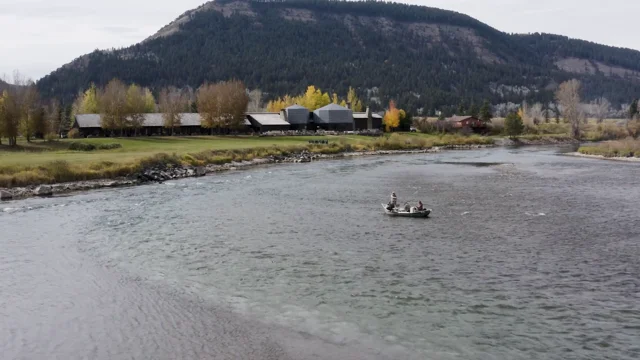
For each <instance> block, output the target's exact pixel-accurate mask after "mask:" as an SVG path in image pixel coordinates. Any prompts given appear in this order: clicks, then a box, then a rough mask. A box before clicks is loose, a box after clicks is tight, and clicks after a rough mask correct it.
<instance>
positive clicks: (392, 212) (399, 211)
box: [382, 204, 431, 218]
mask: <svg viewBox="0 0 640 360" xmlns="http://www.w3.org/2000/svg"><path fill="white" fill-rule="evenodd" d="M382 208H383V209H384V212H385V214H387V215H390V216H401V217H413V218H426V217H429V214H431V209H424V210H422V211H418V210H416V211H414V212H411V211H404V209H397V208H395V209H392V210H387V205H385V204H382Z"/></svg>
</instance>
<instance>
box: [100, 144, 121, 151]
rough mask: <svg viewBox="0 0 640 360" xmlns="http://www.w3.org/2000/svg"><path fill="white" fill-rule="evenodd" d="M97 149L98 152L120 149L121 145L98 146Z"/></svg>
mask: <svg viewBox="0 0 640 360" xmlns="http://www.w3.org/2000/svg"><path fill="white" fill-rule="evenodd" d="M97 148H98V150H113V149H120V148H122V145H121V144H118V143H109V144H100V145H98V147H97Z"/></svg>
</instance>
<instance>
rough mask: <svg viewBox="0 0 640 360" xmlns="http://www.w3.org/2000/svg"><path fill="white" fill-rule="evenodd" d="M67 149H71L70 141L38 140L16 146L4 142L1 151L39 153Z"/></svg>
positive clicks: (0, 146)
mask: <svg viewBox="0 0 640 360" xmlns="http://www.w3.org/2000/svg"><path fill="white" fill-rule="evenodd" d="M67 149H69V144H68V143H62V142H58V141H52V142H44V141H38V142H32V143H27V144H18V145H15V146H9V145H7V144H5V143H4V142H3V144H2V145H0V152H33V153H39V152H47V151H57V150H67Z"/></svg>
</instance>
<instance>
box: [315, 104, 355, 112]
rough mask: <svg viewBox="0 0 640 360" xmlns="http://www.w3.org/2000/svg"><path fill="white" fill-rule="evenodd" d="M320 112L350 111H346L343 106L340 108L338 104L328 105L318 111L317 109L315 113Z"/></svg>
mask: <svg viewBox="0 0 640 360" xmlns="http://www.w3.org/2000/svg"><path fill="white" fill-rule="evenodd" d="M321 110H343V111H345V110H348V111H350V109H347V108H346V107H344V106H340V105H338V104H333V103H332V104H329V105H327V106H324V107H321V108H320V109H318V110H316V111H321Z"/></svg>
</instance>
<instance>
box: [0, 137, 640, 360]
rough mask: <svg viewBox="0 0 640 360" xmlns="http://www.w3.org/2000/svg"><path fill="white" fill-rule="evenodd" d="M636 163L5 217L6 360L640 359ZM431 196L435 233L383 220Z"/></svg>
mask: <svg viewBox="0 0 640 360" xmlns="http://www.w3.org/2000/svg"><path fill="white" fill-rule="evenodd" d="M639 185H640V164H635V163H613V162H607V161H599V160H591V159H579V158H571V157H565V156H560V155H558V153H557V149H553V148H542V149H520V150H514V149H511V150H509V149H495V150H480V151H468V152H446V153H441V154H428V155H425V154H422V155H411V156H397V157H369V158H360V159H353V160H343V161H326V162H317V163H311V164H302V165H300V164H292V165H282V166H278V167H263V168H255V169H252V170H247V171H241V172H232V173H226V174H222V175H215V176H209V177H205V178H199V179H189V180H183V181H175V182H170V183H164V184H157V185H149V186H142V187H135V188H128V189H117V190H108V191H99V192H93V193H88V194H78V195H74V196H70V197H60V198H53V199H30V200H25V201H16V202H5V203H0V210H2V211H1V212H0V229H1V233H0V249H2V250H1V251H0V275H1V276H0V351H1V353H2V354H3V356H2V358H3V359H5V358H6V359H134V358H135V359H177V358H184V359H187V358H189V359H373V358H380V359H405V358H406V359H413V358H416V359H638V358H640V280H639V274H640V213H639V210H640V186H639ZM391 191H396V193H397V194H398V196H399V198H400V201H404V200H411V201H417V200H422V201H423V202H424V203H425V204H426V206H427V207H430V208H433V209H434V212H433V215H432V217H431V218H430V219H402V218H390V217H386V216H385V215H384V214H383V212H382V208H381V205H380V204H381V203H382V202H386V201H387V200H388V194H389V193H390V192H391Z"/></svg>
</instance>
